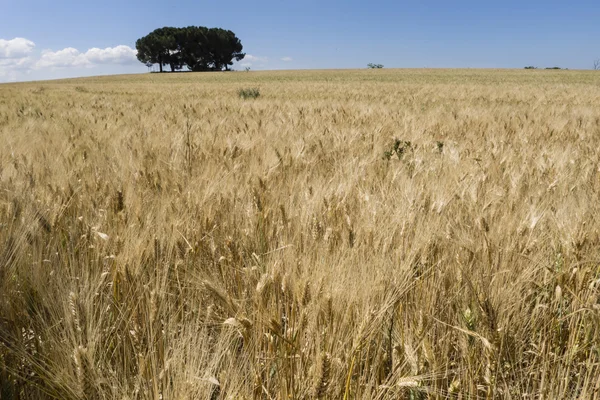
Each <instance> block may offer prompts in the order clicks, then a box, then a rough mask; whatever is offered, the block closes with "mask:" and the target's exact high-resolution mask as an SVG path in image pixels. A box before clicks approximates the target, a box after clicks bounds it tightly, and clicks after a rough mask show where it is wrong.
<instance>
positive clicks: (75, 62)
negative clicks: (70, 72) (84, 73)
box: [35, 47, 91, 68]
mask: <svg viewBox="0 0 600 400" xmlns="http://www.w3.org/2000/svg"><path fill="white" fill-rule="evenodd" d="M90 64H91V63H90V62H89V60H88V59H87V58H86V56H85V54H82V53H80V52H79V50H77V49H75V48H73V47H67V48H66V49H62V50H59V51H52V50H44V51H42V56H41V57H40V59H39V60H38V62H37V63H36V64H35V67H36V68H48V67H54V68H57V67H58V68H60V67H84V66H91V65H90Z"/></svg>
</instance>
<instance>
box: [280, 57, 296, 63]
mask: <svg viewBox="0 0 600 400" xmlns="http://www.w3.org/2000/svg"><path fill="white" fill-rule="evenodd" d="M293 60H294V59H293V58H292V57H283V58H282V59H281V61H285V62H289V61H293Z"/></svg>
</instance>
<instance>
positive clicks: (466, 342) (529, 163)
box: [0, 70, 600, 400]
mask: <svg viewBox="0 0 600 400" xmlns="http://www.w3.org/2000/svg"><path fill="white" fill-rule="evenodd" d="M253 87H256V88H259V90H260V97H259V98H257V99H247V100H243V99H240V98H239V96H238V95H237V91H238V90H239V89H242V88H253ZM599 138H600V74H598V73H594V72H574V71H474V70H473V71H472V70H453V71H435V70H421V71H419V70H406V71H394V70H381V71H304V72H269V73H266V72H265V73H260V72H256V73H255V72H251V73H241V72H239V73H215V74H210V73H206V74H173V75H156V74H151V75H141V76H118V77H104V78H91V79H82V80H67V81H57V82H39V83H30V84H14V85H1V86H0V144H1V146H0V399H2V400H4V399H12V398H15V399H38V398H57V399H161V398H162V399H213V400H214V399H312V398H315V399H316V398H319V399H325V398H327V399H395V398H406V399H425V398H440V399H441V398H462V399H475V398H482V399H492V398H500V399H509V398H525V399H533V398H586V399H587V398H600V381H599V380H598V376H599V375H600V231H599V228H600V202H599V198H600V197H599V196H600V145H599V143H598V140H599Z"/></svg>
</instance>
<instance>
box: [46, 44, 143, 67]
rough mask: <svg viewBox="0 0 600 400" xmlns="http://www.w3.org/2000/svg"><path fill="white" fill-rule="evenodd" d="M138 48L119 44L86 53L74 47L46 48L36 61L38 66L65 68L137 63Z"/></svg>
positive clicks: (93, 49) (92, 49)
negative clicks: (53, 49) (52, 49)
mask: <svg viewBox="0 0 600 400" xmlns="http://www.w3.org/2000/svg"><path fill="white" fill-rule="evenodd" d="M136 54H137V52H136V50H134V49H132V48H131V47H129V46H124V45H119V46H116V47H107V48H105V49H99V48H96V47H94V48H91V49H89V50H88V51H86V52H85V53H81V52H80V51H79V50H77V49H75V48H73V47H67V48H66V49H62V50H59V51H51V50H44V51H43V52H42V56H41V57H40V59H39V60H38V62H37V63H36V65H35V66H36V68H48V67H54V68H65V67H93V66H95V65H106V64H130V63H136V62H137V59H136Z"/></svg>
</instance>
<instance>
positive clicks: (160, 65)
mask: <svg viewBox="0 0 600 400" xmlns="http://www.w3.org/2000/svg"><path fill="white" fill-rule="evenodd" d="M158 65H160V72H163V70H162V63H160V62H159V63H158Z"/></svg>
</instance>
